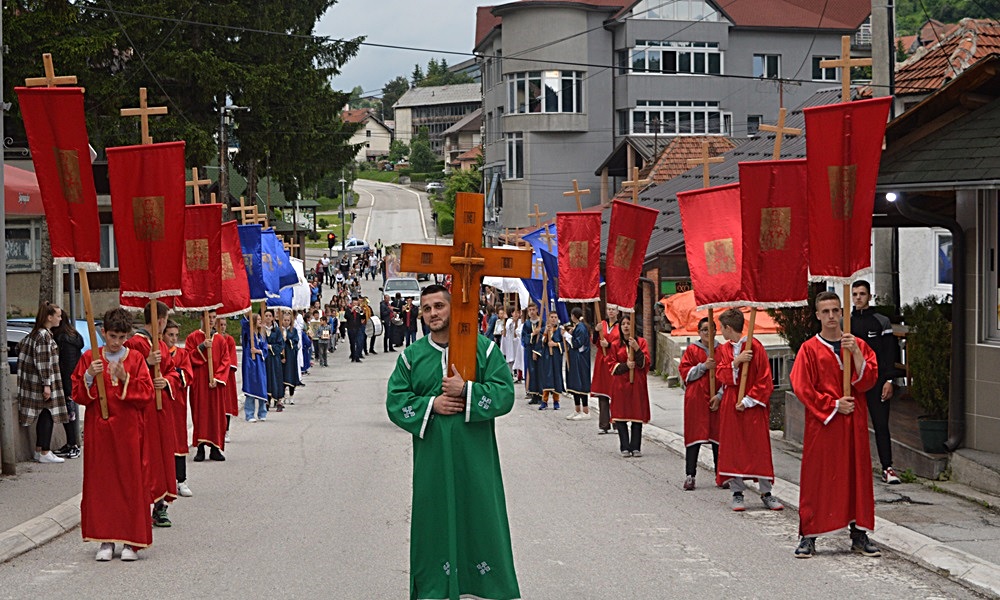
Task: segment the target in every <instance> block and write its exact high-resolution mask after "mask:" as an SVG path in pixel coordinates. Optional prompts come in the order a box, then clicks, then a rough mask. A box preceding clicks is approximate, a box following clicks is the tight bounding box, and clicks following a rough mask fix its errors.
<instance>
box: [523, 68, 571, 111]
mask: <svg viewBox="0 0 1000 600" xmlns="http://www.w3.org/2000/svg"><path fill="white" fill-rule="evenodd" d="M506 79H507V105H508V106H509V107H510V109H511V110H510V113H508V114H513V113H539V112H546V113H560V112H561V113H582V112H583V72H582V71H528V72H526V73H511V74H509V75H507V77H506Z"/></svg>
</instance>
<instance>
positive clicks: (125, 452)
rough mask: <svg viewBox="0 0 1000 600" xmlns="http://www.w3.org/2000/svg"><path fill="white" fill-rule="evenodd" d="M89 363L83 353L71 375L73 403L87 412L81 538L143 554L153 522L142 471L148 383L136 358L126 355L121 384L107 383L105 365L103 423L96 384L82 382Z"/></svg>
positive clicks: (140, 360)
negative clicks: (136, 550)
mask: <svg viewBox="0 0 1000 600" xmlns="http://www.w3.org/2000/svg"><path fill="white" fill-rule="evenodd" d="M102 352H103V351H102ZM102 356H103V353H102ZM92 360H93V359H92V354H91V351H90V350H87V351H86V352H84V353H83V356H82V357H81V358H80V362H79V363H77V365H76V369H75V370H74V371H73V400H75V401H76V402H78V403H80V404H82V405H84V406H86V407H87V410H86V411H85V414H84V431H86V432H87V451H86V452H84V456H83V499H82V500H81V501H80V533H81V534H82V535H83V541H85V542H118V543H119V544H121V543H125V544H129V545H130V546H134V547H136V548H145V547H147V546H149V545H150V544H152V543H153V521H152V519H150V517H149V486H147V485H146V481H145V479H144V477H143V469H142V440H141V435H142V420H143V419H142V413H143V407H144V405H145V404H147V403H149V401H150V400H151V399H152V397H153V380H152V379H150V377H149V370H148V369H147V368H146V366H145V360H144V359H143V358H142V356H140V355H139V353H138V352H132V351H130V350H128V349H126V350H125V357H124V358H123V359H122V364H123V366H124V368H125V371H126V373H127V374H128V376H127V377H126V379H125V381H119V382H117V383H112V380H111V376H110V374H109V369H108V368H107V361H105V371H104V373H103V374H102V375H101V376H102V377H103V378H104V389H105V390H107V395H108V419H107V420H105V419H104V418H103V417H102V416H101V410H100V401H99V400H98V392H97V382H96V381H94V382H93V383H92V384H91V385H90V386H89V387H88V386H87V384H86V380H85V375H86V372H87V369H88V368H90V363H91V362H92Z"/></svg>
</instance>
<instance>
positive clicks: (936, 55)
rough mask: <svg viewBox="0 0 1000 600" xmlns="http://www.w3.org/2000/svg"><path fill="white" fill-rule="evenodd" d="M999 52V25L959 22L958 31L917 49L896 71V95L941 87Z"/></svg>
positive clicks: (965, 20)
mask: <svg viewBox="0 0 1000 600" xmlns="http://www.w3.org/2000/svg"><path fill="white" fill-rule="evenodd" d="M994 53H1000V23H997V22H996V21H990V20H987V19H962V21H961V22H959V24H958V28H957V29H956V30H955V31H953V32H952V33H951V34H949V35H948V36H947V37H944V38H942V40H941V43H939V44H938V43H935V44H932V45H930V46H925V47H923V48H920V49H918V50H917V51H916V52H915V53H914V54H913V56H911V57H910V58H908V59H906V60H905V61H904V62H903V63H902V64H900V65H899V67H898V68H897V69H896V93H897V94H922V93H928V92H933V91H936V90H938V89H940V88H941V86H943V85H944V84H946V83H948V82H949V81H951V80H952V79H954V78H955V77H958V76H959V75H961V74H962V72H963V71H965V70H966V69H968V68H969V67H970V66H972V65H974V64H975V63H976V62H978V61H979V60H981V59H982V58H984V57H986V56H989V55H991V54H994Z"/></svg>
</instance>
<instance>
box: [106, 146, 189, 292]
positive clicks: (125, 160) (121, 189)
mask: <svg viewBox="0 0 1000 600" xmlns="http://www.w3.org/2000/svg"><path fill="white" fill-rule="evenodd" d="M107 152H108V178H109V179H110V182H111V213H112V217H113V218H114V223H115V244H116V245H117V246H118V280H119V286H120V288H121V292H120V295H121V297H123V298H124V297H126V296H139V297H143V298H160V297H163V296H178V295H180V293H181V271H182V269H183V262H184V255H185V241H184V192H185V187H184V181H185V179H184V177H185V176H184V142H169V143H164V144H149V145H144V146H122V147H119V148H108V150H107Z"/></svg>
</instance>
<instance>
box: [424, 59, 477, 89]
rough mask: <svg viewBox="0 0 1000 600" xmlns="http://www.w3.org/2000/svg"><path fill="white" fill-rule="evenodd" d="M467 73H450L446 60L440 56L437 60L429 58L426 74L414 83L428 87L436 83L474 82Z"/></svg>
mask: <svg viewBox="0 0 1000 600" xmlns="http://www.w3.org/2000/svg"><path fill="white" fill-rule="evenodd" d="M475 82H476V80H475V79H473V78H472V77H471V76H470V75H469V74H468V73H452V72H450V71H449V70H448V61H447V60H445V59H444V58H442V59H441V60H440V61H438V60H437V59H435V58H431V59H430V60H429V61H427V75H426V76H425V77H422V78H421V80H420V81H419V82H417V83H416V86H417V87H430V86H436V85H457V84H460V83H475Z"/></svg>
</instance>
